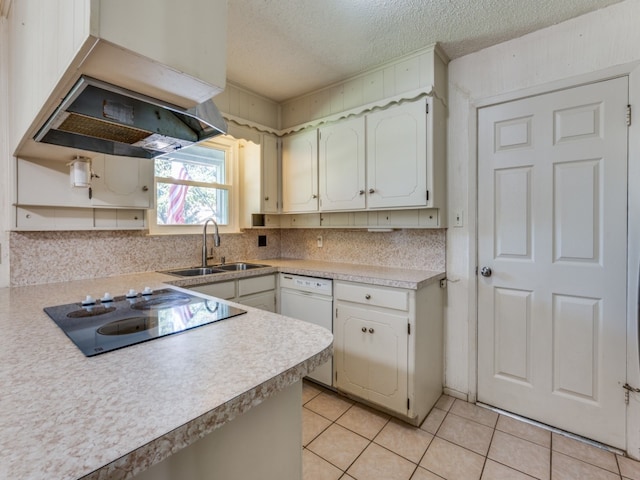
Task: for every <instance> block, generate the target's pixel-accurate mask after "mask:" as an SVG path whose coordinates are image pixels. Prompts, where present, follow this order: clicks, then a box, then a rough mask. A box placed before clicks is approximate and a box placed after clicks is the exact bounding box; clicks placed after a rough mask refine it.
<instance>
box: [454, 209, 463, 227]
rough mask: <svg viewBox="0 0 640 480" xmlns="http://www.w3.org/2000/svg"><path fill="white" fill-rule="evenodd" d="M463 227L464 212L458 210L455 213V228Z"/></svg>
mask: <svg viewBox="0 0 640 480" xmlns="http://www.w3.org/2000/svg"><path fill="white" fill-rule="evenodd" d="M462 225H463V221H462V210H456V211H455V212H453V226H454V227H461V226H462Z"/></svg>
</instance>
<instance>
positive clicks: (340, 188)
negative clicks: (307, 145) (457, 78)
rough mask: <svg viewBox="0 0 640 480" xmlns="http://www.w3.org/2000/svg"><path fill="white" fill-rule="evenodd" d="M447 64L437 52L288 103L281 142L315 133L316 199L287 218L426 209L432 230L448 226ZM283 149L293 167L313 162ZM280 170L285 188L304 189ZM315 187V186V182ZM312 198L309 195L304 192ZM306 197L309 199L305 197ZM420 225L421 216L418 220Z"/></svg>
mask: <svg viewBox="0 0 640 480" xmlns="http://www.w3.org/2000/svg"><path fill="white" fill-rule="evenodd" d="M446 98H447V59H446V57H445V56H444V55H443V54H442V52H441V51H440V49H439V48H438V46H437V45H432V46H430V47H428V48H426V49H424V50H422V51H420V52H416V53H415V54H413V55H410V56H407V57H403V58H401V59H398V60H396V61H393V62H390V63H388V64H385V65H382V66H381V67H378V68H376V69H373V70H371V71H367V72H364V73H362V74H359V75H356V76H354V77H352V78H350V79H347V80H345V81H344V82H341V83H338V84H334V85H331V86H330V87H327V88H325V89H321V90H318V91H316V92H312V93H310V94H308V95H304V96H302V97H299V98H296V99H292V100H289V101H287V102H285V103H284V104H283V106H282V127H283V128H284V130H283V134H284V135H285V137H284V140H285V142H287V138H293V137H294V136H295V135H300V133H292V132H300V131H303V132H310V131H312V130H313V129H315V131H317V132H318V144H319V146H318V178H319V182H318V192H317V193H318V198H317V205H316V202H315V200H316V199H315V198H311V199H310V200H313V201H309V202H308V203H305V204H304V206H303V208H297V205H296V206H294V205H293V204H292V203H291V202H287V194H285V200H284V205H283V213H297V212H307V213H309V212H326V214H327V215H328V214H329V213H330V212H336V213H334V215H336V214H341V213H342V212H350V211H351V212H358V211H361V210H368V211H378V212H380V211H385V210H407V209H409V210H418V209H420V210H421V211H424V210H428V211H429V218H430V219H435V220H434V221H433V222H429V225H430V227H432V228H438V227H445V226H446V221H445V219H446V218H447V212H446V183H447V182H446V121H447V106H446ZM298 154H300V155H307V156H308V154H309V151H306V152H295V151H294V150H292V149H287V148H286V147H285V148H284V151H283V162H284V157H285V155H287V156H288V157H287V163H288V164H297V165H298V166H299V167H300V168H301V165H305V172H306V178H308V179H311V180H313V177H312V175H313V169H312V162H311V161H310V159H309V158H307V159H306V160H302V158H298V157H297V155H298ZM299 179H300V175H296V176H293V175H290V174H289V172H288V171H287V169H286V168H284V167H283V177H282V189H283V192H291V191H295V190H296V189H298V188H300V181H299ZM312 185H314V184H313V183H312ZM307 190H309V191H310V189H307ZM307 193H309V192H307ZM414 216H415V220H416V221H417V222H418V223H420V221H419V216H420V214H418V213H415V214H414Z"/></svg>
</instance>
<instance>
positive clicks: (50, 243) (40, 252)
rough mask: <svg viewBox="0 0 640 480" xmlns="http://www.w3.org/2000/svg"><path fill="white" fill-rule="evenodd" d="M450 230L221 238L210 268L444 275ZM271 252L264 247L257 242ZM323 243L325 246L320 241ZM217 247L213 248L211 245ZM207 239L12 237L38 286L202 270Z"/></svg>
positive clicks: (18, 262)
mask: <svg viewBox="0 0 640 480" xmlns="http://www.w3.org/2000/svg"><path fill="white" fill-rule="evenodd" d="M445 233H446V231H445V230H427V229H424V230H397V231H391V232H367V231H364V230H335V229H283V230H277V229H260V230H258V229H254V230H246V231H245V232H243V233H241V234H227V235H222V241H221V245H220V247H218V248H215V249H214V255H215V257H214V258H213V259H212V260H210V263H218V262H219V261H220V257H222V256H224V257H226V261H227V262H233V261H239V260H251V259H253V260H258V259H267V258H280V257H283V258H300V259H308V260H321V261H334V262H344V263H357V264H366V265H379V266H391V267H399V268H413V269H424V270H438V271H444V270H445V238H446V235H445ZM259 235H266V236H267V246H266V247H258V236H259ZM318 236H322V239H323V241H322V243H323V246H322V247H318V246H317V238H318ZM209 245H211V243H210V244H209ZM201 252H202V237H201V235H157V236H149V235H147V234H146V232H139V231H91V232H84V231H76V232H72V231H64V232H11V235H10V256H11V258H10V263H11V280H10V281H11V285H12V286H21V285H35V284H42V283H51V282H64V281H69V280H81V279H85V278H94V277H109V276H114V275H121V274H128V273H137V272H148V271H156V270H166V269H170V268H178V267H183V266H195V265H199V264H200V260H201Z"/></svg>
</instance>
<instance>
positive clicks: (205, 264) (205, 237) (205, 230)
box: [202, 217, 220, 268]
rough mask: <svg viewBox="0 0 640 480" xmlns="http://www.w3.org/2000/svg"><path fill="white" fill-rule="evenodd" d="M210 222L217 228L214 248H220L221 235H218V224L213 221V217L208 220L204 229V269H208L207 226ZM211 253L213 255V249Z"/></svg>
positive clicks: (214, 235)
mask: <svg viewBox="0 0 640 480" xmlns="http://www.w3.org/2000/svg"><path fill="white" fill-rule="evenodd" d="M209 222H213V226H214V227H215V232H214V234H213V246H214V247H219V246H220V234H219V233H218V222H216V221H215V220H214V219H213V217H211V218H209V219H207V221H206V222H204V227H203V228H202V268H206V267H207V225H209ZM211 251H212V253H213V247H212V248H211Z"/></svg>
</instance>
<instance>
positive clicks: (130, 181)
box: [91, 155, 153, 208]
mask: <svg viewBox="0 0 640 480" xmlns="http://www.w3.org/2000/svg"><path fill="white" fill-rule="evenodd" d="M91 168H92V170H93V172H94V173H95V175H97V176H96V177H95V178H93V180H92V182H91V189H92V198H91V204H92V205H93V206H96V207H103V206H113V207H131V208H151V207H152V206H153V160H152V159H147V158H131V157H119V156H114V155H98V156H96V157H94V158H93V159H92V160H91Z"/></svg>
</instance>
